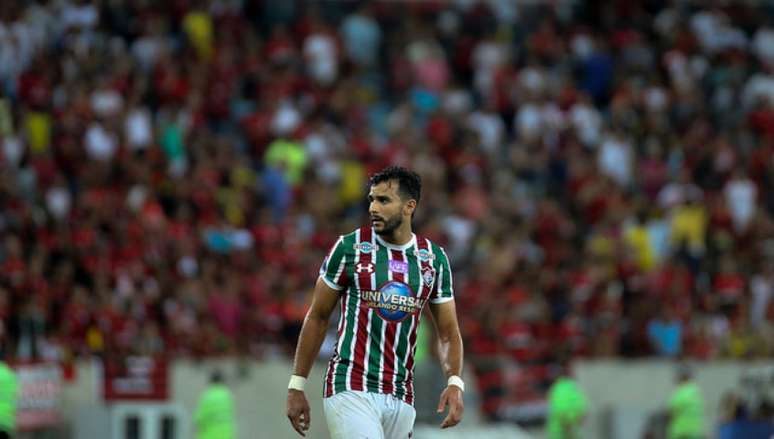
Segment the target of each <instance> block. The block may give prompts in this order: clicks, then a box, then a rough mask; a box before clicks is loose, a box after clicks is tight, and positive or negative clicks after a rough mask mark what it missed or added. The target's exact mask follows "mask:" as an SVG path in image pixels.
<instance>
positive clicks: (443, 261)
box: [431, 243, 453, 298]
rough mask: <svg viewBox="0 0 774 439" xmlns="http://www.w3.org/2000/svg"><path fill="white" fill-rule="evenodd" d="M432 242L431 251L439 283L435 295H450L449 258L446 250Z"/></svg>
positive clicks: (450, 275)
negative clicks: (433, 255)
mask: <svg viewBox="0 0 774 439" xmlns="http://www.w3.org/2000/svg"><path fill="white" fill-rule="evenodd" d="M431 244H432V246H433V247H432V249H433V253H434V254H435V260H436V270H437V272H438V274H437V276H438V278H439V279H440V281H441V283H440V284H439V285H438V287H437V289H438V295H437V296H436V297H438V298H441V297H452V294H453V292H452V273H451V267H450V266H449V259H448V258H447V257H446V252H445V251H443V249H442V248H441V247H440V246H439V245H437V244H435V243H431Z"/></svg>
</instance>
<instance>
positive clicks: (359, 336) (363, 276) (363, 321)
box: [351, 227, 376, 390]
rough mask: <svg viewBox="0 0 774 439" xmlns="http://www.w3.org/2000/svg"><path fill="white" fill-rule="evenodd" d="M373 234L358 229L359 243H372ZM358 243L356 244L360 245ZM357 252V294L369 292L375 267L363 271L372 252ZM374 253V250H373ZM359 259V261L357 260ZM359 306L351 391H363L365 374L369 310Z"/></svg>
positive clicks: (363, 305) (370, 258) (368, 229)
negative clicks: (364, 291)
mask: <svg viewBox="0 0 774 439" xmlns="http://www.w3.org/2000/svg"><path fill="white" fill-rule="evenodd" d="M372 241H373V234H372V233H371V228H370V227H363V228H361V229H360V242H372ZM360 242H358V244H359V243H360ZM356 251H358V252H359V255H360V257H359V258H357V257H356V258H355V260H356V261H358V262H357V263H356V264H355V277H356V278H357V286H358V292H360V291H363V290H371V289H372V288H373V286H372V285H371V273H372V272H373V271H375V270H376V267H375V266H373V265H371V268H370V270H367V269H365V267H366V265H369V264H372V260H373V256H372V252H361V251H359V250H356ZM373 251H376V250H373ZM358 259H359V260H358ZM358 303H359V304H360V313H359V314H358V318H357V332H356V336H355V357H354V364H353V365H352V374H351V388H352V390H365V386H364V385H363V377H364V375H365V372H366V357H365V355H366V342H368V341H369V338H370V337H368V314H369V313H370V311H371V309H370V308H368V307H367V306H365V304H364V303H362V301H358Z"/></svg>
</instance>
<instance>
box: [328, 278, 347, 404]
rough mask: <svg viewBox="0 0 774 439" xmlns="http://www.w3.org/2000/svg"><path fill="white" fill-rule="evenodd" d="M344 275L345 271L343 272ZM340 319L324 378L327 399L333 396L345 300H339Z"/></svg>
mask: <svg viewBox="0 0 774 439" xmlns="http://www.w3.org/2000/svg"><path fill="white" fill-rule="evenodd" d="M344 272H345V273H346V270H345V271H344ZM340 302H341V317H340V318H339V329H338V331H337V332H338V337H336V341H337V342H336V347H335V348H334V350H333V356H332V357H331V360H330V361H329V362H328V375H327V376H326V377H325V397H326V398H328V397H330V396H333V371H334V370H335V369H336V359H337V358H338V357H339V343H338V340H341V339H342V338H341V337H342V336H343V335H344V323H345V321H346V318H345V316H346V315H347V309H346V307H347V300H345V299H341V300H340Z"/></svg>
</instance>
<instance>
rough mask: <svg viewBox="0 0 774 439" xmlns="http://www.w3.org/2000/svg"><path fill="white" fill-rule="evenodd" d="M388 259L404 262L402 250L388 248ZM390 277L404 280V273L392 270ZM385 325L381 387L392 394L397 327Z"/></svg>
mask: <svg viewBox="0 0 774 439" xmlns="http://www.w3.org/2000/svg"><path fill="white" fill-rule="evenodd" d="M390 259H392V260H393V261H401V262H405V261H404V258H403V252H402V251H399V250H390ZM392 279H393V280H396V281H398V282H404V283H405V282H406V274H405V273H402V272H400V271H393V272H392ZM385 323H386V325H387V327H386V329H385V337H384V373H383V377H384V378H383V379H382V383H383V387H384V393H386V394H392V393H393V392H394V391H395V387H394V385H393V384H392V381H393V379H394V377H395V333H396V331H397V329H398V323H397V322H388V321H385Z"/></svg>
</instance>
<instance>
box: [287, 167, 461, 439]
mask: <svg viewBox="0 0 774 439" xmlns="http://www.w3.org/2000/svg"><path fill="white" fill-rule="evenodd" d="M420 192H421V181H420V178H419V176H418V175H417V174H415V173H414V172H412V171H409V170H407V169H405V168H401V167H388V168H386V169H384V170H382V171H381V172H379V173H377V174H375V175H373V176H372V177H371V180H370V192H369V194H368V200H369V202H370V205H369V214H370V218H371V225H370V226H366V227H362V228H360V229H357V230H355V231H353V232H352V233H349V234H347V235H344V236H341V237H339V239H338V240H337V241H336V244H334V246H333V248H332V249H331V251H330V252H329V253H328V256H327V257H326V258H325V260H324V262H323V264H322V267H321V268H320V277H319V278H318V280H317V283H316V284H315V288H314V297H313V299H312V305H311V307H310V309H309V312H308V313H307V315H306V319H305V320H304V325H303V327H302V329H301V333H300V335H299V339H298V345H297V347H296V355H295V362H294V366H293V376H292V377H291V379H290V383H289V384H288V398H287V416H288V419H289V420H290V422H291V424H292V425H293V428H294V429H295V430H296V431H297V432H298V433H299V434H301V435H302V436H304V435H305V432H306V431H308V429H309V425H310V421H311V419H310V413H309V404H308V402H307V399H306V396H305V394H304V391H303V386H304V383H305V381H306V377H307V376H308V375H309V371H310V369H311V368H312V362H313V361H314V358H315V357H316V356H317V354H318V352H319V350H320V345H321V344H322V342H323V339H324V337H325V331H326V328H327V327H328V321H329V319H330V316H331V313H332V312H333V309H334V308H335V307H336V306H337V305H338V306H339V307H340V309H341V317H340V319H339V324H338V338H337V344H336V348H335V351H334V354H333V357H332V358H331V360H330V362H329V363H328V368H327V371H326V373H325V377H324V391H323V393H324V394H323V397H324V401H323V406H324V411H325V417H326V420H327V422H328V429H329V430H330V433H331V437H332V439H350V438H352V439H354V438H358V439H359V438H363V437H368V438H373V439H376V438H384V439H391V438H408V437H411V435H412V430H413V426H414V419H415V417H416V413H415V411H414V408H413V402H414V399H415V397H416V395H415V394H414V384H413V373H414V370H413V369H414V352H415V349H416V340H417V327H418V325H419V319H420V315H421V312H422V309H423V307H424V306H425V305H426V304H428V303H429V306H430V311H431V312H432V316H433V320H434V322H435V324H436V329H437V332H438V338H439V343H440V346H439V347H440V349H439V351H440V360H441V365H442V367H443V371H444V373H445V374H446V377H447V379H448V381H447V382H448V385H447V387H446V389H445V390H444V391H443V393H442V394H441V397H440V401H439V404H438V412H442V411H443V410H444V409H445V408H446V407H448V409H449V411H448V414H447V416H446V418H445V419H444V420H443V422H442V424H441V428H447V427H452V426H454V425H457V424H458V423H459V422H460V420H461V419H462V413H463V403H462V392H463V390H464V384H463V382H462V379H461V378H460V375H461V373H462V355H463V354H462V338H461V336H460V331H459V326H458V324H457V314H456V310H455V304H454V295H453V290H452V275H451V269H450V268H449V260H448V258H447V257H446V253H445V252H444V250H443V249H442V248H441V247H439V246H438V245H437V244H435V243H433V242H431V241H430V240H428V239H426V238H423V237H421V236H417V235H415V234H414V233H412V231H411V218H412V216H413V214H414V211H415V209H416V207H417V203H418V202H419V198H420Z"/></svg>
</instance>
